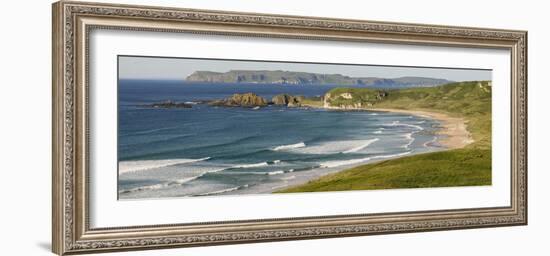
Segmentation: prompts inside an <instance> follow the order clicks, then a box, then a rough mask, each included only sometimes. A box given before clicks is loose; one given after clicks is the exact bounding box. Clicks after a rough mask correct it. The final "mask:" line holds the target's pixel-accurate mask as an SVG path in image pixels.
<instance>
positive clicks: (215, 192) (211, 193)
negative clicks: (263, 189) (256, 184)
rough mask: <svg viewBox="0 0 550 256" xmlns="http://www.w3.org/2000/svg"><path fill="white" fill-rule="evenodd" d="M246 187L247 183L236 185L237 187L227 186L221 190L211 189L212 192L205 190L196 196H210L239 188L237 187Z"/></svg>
mask: <svg viewBox="0 0 550 256" xmlns="http://www.w3.org/2000/svg"><path fill="white" fill-rule="evenodd" d="M247 187H248V184H245V185H242V186H237V187H232V188H227V189H221V190H216V191H212V192H206V193H202V194H198V195H197V196H211V195H217V194H223V193H227V192H231V191H235V190H239V189H242V188H247Z"/></svg>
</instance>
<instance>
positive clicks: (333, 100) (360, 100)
mask: <svg viewBox="0 0 550 256" xmlns="http://www.w3.org/2000/svg"><path fill="white" fill-rule="evenodd" d="M387 96H388V92H387V91H383V90H373V89H367V88H336V89H333V90H331V91H329V92H327V93H326V94H325V95H324V97H323V107H324V108H337V109H362V108H368V107H372V106H374V105H375V104H377V103H378V102H380V101H383V100H384V99H386V97H387Z"/></svg>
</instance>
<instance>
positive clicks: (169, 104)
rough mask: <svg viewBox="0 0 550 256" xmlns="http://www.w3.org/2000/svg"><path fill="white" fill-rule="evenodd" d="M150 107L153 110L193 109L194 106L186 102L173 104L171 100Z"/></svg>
mask: <svg viewBox="0 0 550 256" xmlns="http://www.w3.org/2000/svg"><path fill="white" fill-rule="evenodd" d="M148 106H149V107H153V108H192V107H193V105H191V104H187V103H184V102H173V101H171V100H168V101H163V102H159V103H153V104H151V105H148Z"/></svg>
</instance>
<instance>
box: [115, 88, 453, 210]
mask: <svg viewBox="0 0 550 256" xmlns="http://www.w3.org/2000/svg"><path fill="white" fill-rule="evenodd" d="M334 87H338V85H272V84H242V83H239V84H220V83H186V82H184V81H166V80H160V81H154V80H119V83H118V99H119V103H118V161H119V162H118V198H119V199H120V200H126V199H148V198H168V197H192V196H221V195H246V194H266V193H272V192H274V191H278V190H281V189H284V188H288V187H291V186H295V185H298V184H303V183H306V182H307V181H310V180H313V179H316V178H319V177H321V176H323V175H326V174H330V173H334V172H338V171H342V170H344V169H349V168H352V167H354V166H357V165H362V164H367V163H370V162H374V161H380V160H385V159H391V158H396V157H401V156H406V155H411V154H418V153H422V152H429V151H436V150H441V149H442V146H441V145H440V144H439V143H438V140H439V137H438V135H437V134H436V131H437V130H438V129H440V123H439V122H438V121H437V120H432V119H430V118H428V117H423V116H414V115H409V114H399V113H389V112H377V111H339V110H327V109H319V108H307V107H300V108H287V107H285V106H273V105H271V106H267V107H262V108H259V109H253V108H240V107H218V106H209V105H208V104H204V103H203V102H204V101H207V100H213V99H223V98H226V97H229V96H231V95H232V94H234V93H248V92H253V93H256V94H258V95H260V96H262V97H264V98H266V99H271V97H273V96H275V95H277V94H281V93H288V94H292V95H303V96H306V97H314V96H321V95H324V93H325V92H327V91H328V90H330V89H331V88H334ZM167 100H172V101H175V102H187V103H188V104H192V108H178V109H161V108H151V107H149V106H147V105H148V104H152V103H156V102H162V101H167Z"/></svg>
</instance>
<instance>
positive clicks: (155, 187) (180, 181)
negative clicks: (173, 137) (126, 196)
mask: <svg viewBox="0 0 550 256" xmlns="http://www.w3.org/2000/svg"><path fill="white" fill-rule="evenodd" d="M226 169H227V168H222V169H214V170H209V171H205V172H203V173H201V174H199V175H196V176H192V177H188V178H183V179H178V180H173V181H168V182H163V183H159V184H154V185H147V186H141V187H136V188H131V189H127V190H122V191H120V193H132V192H139V191H144V190H158V189H163V188H169V187H175V186H181V185H184V184H185V183H189V182H191V181H194V180H196V179H198V178H200V177H202V176H204V175H205V174H207V173H215V172H221V171H223V170H226Z"/></svg>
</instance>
